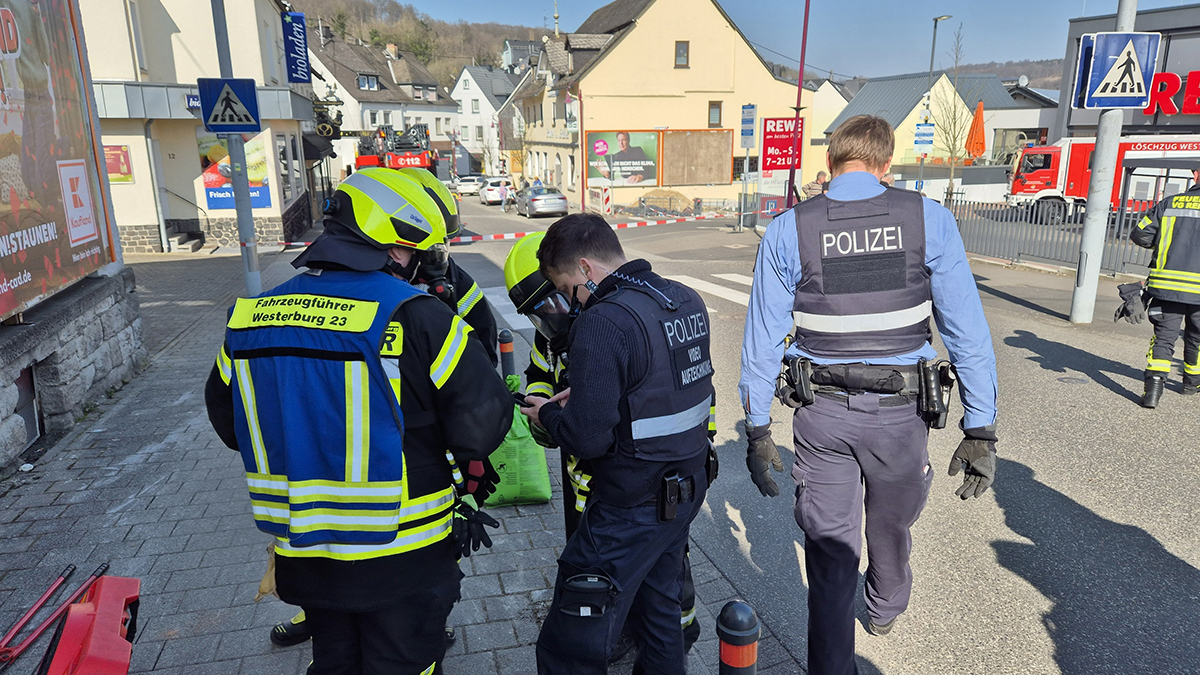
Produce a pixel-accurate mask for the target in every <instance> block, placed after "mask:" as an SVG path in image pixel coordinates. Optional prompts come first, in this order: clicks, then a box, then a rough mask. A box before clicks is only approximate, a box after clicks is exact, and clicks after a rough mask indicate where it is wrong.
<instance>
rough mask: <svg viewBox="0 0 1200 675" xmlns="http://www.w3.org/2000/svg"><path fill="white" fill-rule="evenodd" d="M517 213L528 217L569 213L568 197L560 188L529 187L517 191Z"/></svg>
mask: <svg viewBox="0 0 1200 675" xmlns="http://www.w3.org/2000/svg"><path fill="white" fill-rule="evenodd" d="M517 213H520V214H524V216H525V217H526V218H532V217H534V216H544V215H547V214H549V215H557V216H565V215H567V198H566V196H565V195H563V193H561V192H559V191H558V188H553V187H527V188H525V189H524V190H521V191H520V192H519V193H517Z"/></svg>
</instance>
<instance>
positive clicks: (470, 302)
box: [458, 284, 483, 316]
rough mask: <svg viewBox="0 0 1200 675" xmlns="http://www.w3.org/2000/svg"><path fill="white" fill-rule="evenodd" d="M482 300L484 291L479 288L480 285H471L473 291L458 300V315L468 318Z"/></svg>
mask: <svg viewBox="0 0 1200 675" xmlns="http://www.w3.org/2000/svg"><path fill="white" fill-rule="evenodd" d="M482 299H483V290H482V289H480V288H479V284H471V290H469V291H467V294H466V295H464V296H462V297H461V298H459V299H458V315H459V316H466V315H467V313H468V312H470V311H471V310H472V309H474V308H475V305H477V304H479V301H480V300H482Z"/></svg>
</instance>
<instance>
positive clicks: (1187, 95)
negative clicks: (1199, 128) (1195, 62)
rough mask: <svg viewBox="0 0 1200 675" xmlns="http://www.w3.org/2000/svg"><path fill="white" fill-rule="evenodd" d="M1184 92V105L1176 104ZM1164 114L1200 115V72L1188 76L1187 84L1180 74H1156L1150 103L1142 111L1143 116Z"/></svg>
mask: <svg viewBox="0 0 1200 675" xmlns="http://www.w3.org/2000/svg"><path fill="white" fill-rule="evenodd" d="M1180 89H1182V90H1183V102H1182V105H1176V104H1175V96H1176V95H1177V94H1179V90H1180ZM1156 112H1162V114H1164V115H1178V114H1180V113H1183V114H1184V115H1200V70H1193V71H1192V72H1190V73H1188V75H1187V84H1186V86H1185V85H1184V81H1183V78H1182V77H1180V76H1179V73H1155V74H1154V81H1153V82H1152V83H1151V85H1150V102H1149V103H1147V104H1146V107H1145V108H1143V109H1142V114H1143V115H1153V114H1154V113H1156Z"/></svg>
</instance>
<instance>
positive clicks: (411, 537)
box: [275, 512, 452, 560]
mask: <svg viewBox="0 0 1200 675" xmlns="http://www.w3.org/2000/svg"><path fill="white" fill-rule="evenodd" d="M451 515H452V514H451V513H450V512H448V513H446V515H445V516H443V517H441V518H439V519H437V520H435V521H433V522H430V523H426V524H425V525H421V526H420V527H414V528H411V529H407V530H401V531H400V533H399V534H398V535H397V537H396V539H395V540H394V541H391V542H388V543H386V544H371V545H363V544H315V545H312V546H293V545H292V544H291V543H289V542H288V541H287V540H284V539H280V540H278V541H277V542H276V543H275V552H276V553H277V554H279V555H282V556H287V557H293V558H332V559H334V560H367V559H370V558H380V557H383V556H385V555H395V554H397V553H404V552H406V551H413V550H416V549H418V548H423V547H425V546H429V545H430V544H434V543H436V542H439V541H441V540H442V539H445V538H446V537H447V536H449V535H450V517H451Z"/></svg>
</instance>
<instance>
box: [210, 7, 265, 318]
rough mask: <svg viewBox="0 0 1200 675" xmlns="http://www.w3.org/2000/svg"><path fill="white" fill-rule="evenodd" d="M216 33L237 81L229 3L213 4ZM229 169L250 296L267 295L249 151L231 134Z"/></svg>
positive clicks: (228, 74) (227, 71)
mask: <svg viewBox="0 0 1200 675" xmlns="http://www.w3.org/2000/svg"><path fill="white" fill-rule="evenodd" d="M212 14H213V29H214V31H215V32H216V38H217V62H218V63H219V64H220V67H221V78H222V79H229V78H232V77H233V62H232V61H231V60H230V58H229V28H228V25H227V24H226V23H225V0H212ZM226 143H228V145H229V168H230V169H231V172H230V173H231V174H232V175H231V176H230V177H231V179H232V180H233V204H234V207H235V209H236V212H237V226H238V242H239V243H240V244H241V249H242V273H243V275H244V276H245V278H246V296H247V297H253V296H255V295H259V294H260V293H262V292H263V289H262V274H261V273H260V272H259V270H258V239H257V237H256V236H255V234H254V210H253V209H252V208H251V207H250V179H249V178H248V177H247V175H246V148H245V143H244V141H243V140H242V135H241V134H240V133H236V134H229V135H228V140H227V141H226Z"/></svg>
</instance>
